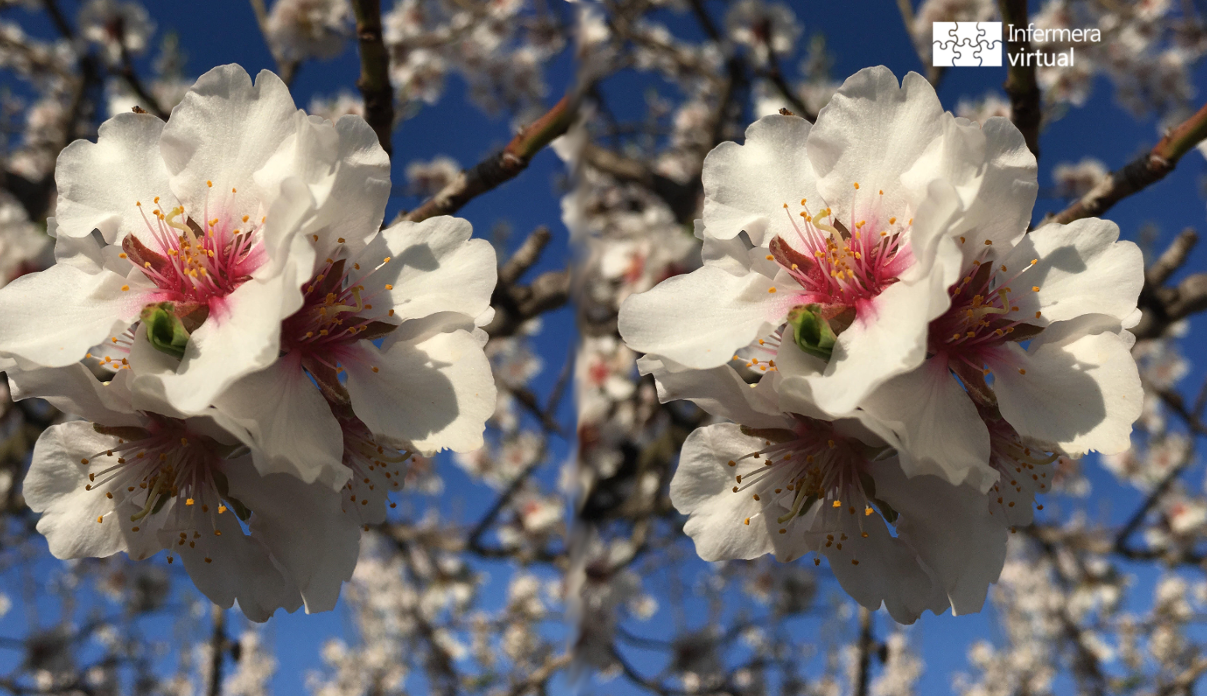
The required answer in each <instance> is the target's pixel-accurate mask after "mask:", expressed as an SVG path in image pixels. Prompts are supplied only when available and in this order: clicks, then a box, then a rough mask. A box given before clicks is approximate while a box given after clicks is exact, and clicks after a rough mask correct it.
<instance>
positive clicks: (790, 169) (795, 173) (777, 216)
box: [702, 115, 823, 246]
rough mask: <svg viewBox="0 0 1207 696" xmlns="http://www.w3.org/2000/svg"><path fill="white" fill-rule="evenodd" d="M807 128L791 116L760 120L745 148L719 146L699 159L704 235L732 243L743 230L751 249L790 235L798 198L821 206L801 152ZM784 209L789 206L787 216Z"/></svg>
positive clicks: (751, 129)
mask: <svg viewBox="0 0 1207 696" xmlns="http://www.w3.org/2000/svg"><path fill="white" fill-rule="evenodd" d="M810 128H811V126H810V124H809V122H808V121H806V120H805V119H803V118H798V117H796V116H779V115H772V116H764V117H763V118H761V119H759V120H758V121H755V122H754V123H752V124H751V125H750V127H749V128H747V129H746V143H745V144H744V145H738V144H737V143H733V142H725V143H721V144H720V145H719V146H717V147H716V148H715V149H714V150H713V151H712V152H710V153H708V157H706V158H705V159H704V171H703V174H702V177H703V180H704V227H705V235H707V236H710V237H716V238H717V239H732V238H734V237H736V236H737V235H738V233H740V232H742V231H745V232H746V233H747V234H748V235H749V236H750V239H751V241H752V242H754V244H755V245H756V246H765V245H766V244H767V243H768V242H769V241H770V240H771V238H772V237H774V236H776V235H784V236H786V235H787V234H788V233H789V232H791V231H792V218H791V217H790V216H791V215H795V214H796V213H797V212H798V211H799V210H800V200H801V199H802V198H806V199H812V200H811V205H815V206H816V208H815V209H820V208H821V207H822V206H823V203H822V201H821V200H820V199H821V196H820V195H819V194H818V193H817V189H816V186H815V185H814V180H815V179H816V178H817V177H816V175H815V174H814V173H813V167H812V165H811V164H810V162H809V157H808V154H807V152H806V149H805V144H806V140H807V139H808V137H809V130H810ZM784 204H788V205H790V206H792V211H791V213H789V212H788V211H785V210H784Z"/></svg>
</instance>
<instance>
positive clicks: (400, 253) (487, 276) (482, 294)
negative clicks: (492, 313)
mask: <svg viewBox="0 0 1207 696" xmlns="http://www.w3.org/2000/svg"><path fill="white" fill-rule="evenodd" d="M472 232H473V228H472V227H471V226H470V224H469V222H467V221H466V220H462V219H461V218H455V217H448V216H440V217H435V218H429V219H427V220H424V221H423V222H419V223H414V222H400V223H398V224H395V225H392V226H390V227H388V228H386V229H385V230H383V231H382V233H381V237H380V240H381V241H382V242H384V244H382V243H380V242H378V243H374V244H372V245H370V247H369V248H368V249H366V250H365V253H364V254H362V256H361V258H360V265H361V267H362V269H364V270H362V272H367V270H368V269H372V268H375V267H376V266H379V265H380V264H381V263H382V261H383V260H384V258H385V257H386V256H389V257H391V258H390V262H389V263H388V264H386V265H385V266H384V267H382V268H381V269H379V270H378V271H376V272H375V273H373V275H372V276H370V277H369V278H366V279H365V280H363V281H362V284H364V285H365V287H366V288H370V289H377V288H383V291H384V292H387V293H389V298H390V299H391V300H392V301H393V307H394V312H395V314H394V316H395V317H396V318H397V319H402V320H406V319H418V318H422V317H426V316H428V315H429V314H435V313H437V312H460V313H461V314H466V315H469V316H470V317H471V318H472V317H476V316H477V315H479V314H481V313H482V312H484V311H485V310H486V308H487V307H489V306H490V295H491V293H492V292H493V291H494V288H495V282H496V280H497V275H498V274H497V270H496V265H495V264H496V259H495V251H494V248H493V247H491V245H490V243H489V242H487V241H485V240H482V239H470V234H472ZM383 247H385V248H384V252H385V253H384V254H383V253H382V251H383ZM387 284H389V285H391V286H392V287H391V288H390V289H384V286H385V285H387ZM370 294H372V293H370Z"/></svg>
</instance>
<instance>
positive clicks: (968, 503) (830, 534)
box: [646, 344, 1006, 623]
mask: <svg viewBox="0 0 1207 696" xmlns="http://www.w3.org/2000/svg"><path fill="white" fill-rule="evenodd" d="M785 350H787V351H791V350H796V347H795V346H793V345H791V344H786V345H785ZM646 367H647V368H648V367H653V368H655V369H654V373H655V375H656V376H658V377H659V391H660V394H659V396H660V397H662V398H664V399H667V398H685V399H688V400H690V401H693V402H695V403H696V404H697V405H698V406H701V407H702V408H704V409H706V410H708V411H709V412H710V413H713V414H714V415H720V416H723V417H726V418H730V419H733V420H735V421H737V423H721V424H716V425H709V426H705V427H704V428H700V429H698V430H696V431H695V432H693V433H692V434H691V435H690V436H689V437H688V438H687V441H686V442H685V443H684V445H683V452H682V455H681V458H680V463H679V468H678V470H677V471H676V472H675V477H674V479H672V481H671V489H670V490H671V501H672V502H673V503H674V505H675V507H676V509H678V510H679V511H680V512H682V513H684V514H687V515H689V518H688V521H687V524H686V526H685V527H684V531H685V532H686V533H687V534H688V535H689V536H691V537H692V540H693V541H695V543H696V551H697V553H699V554H700V556H701V558H703V559H705V560H710V561H717V560H726V559H735V558H742V559H751V558H757V557H758V556H762V555H764V554H767V553H774V554H775V556H776V558H777V559H779V560H781V561H792V560H795V559H797V558H800V557H802V556H806V555H809V554H815V555H816V557H815V558H814V563H816V564H818V565H820V563H821V557H823V556H824V557H825V558H827V560H829V562H830V566H831V568H832V570H833V572H834V574H835V576H836V577H837V578H838V581H839V582H840V583H841V584H842V586H843V589H845V590H846V591H847V593H849V594H850V595H851V596H852V597H853V598H854V599H855V600H856V601H858V602H859V603H861V604H863V605H864V606H866V607H868V608H870V609H876V608H878V607H879V606H880V605H881V604H882V603H883V604H884V606H885V608H886V609H887V610H888V612H889V613H890V614H891V615H892V616H893V618H894V619H896V620H897V621H898V622H901V623H912V622H913V621H914V620H915V619H917V618H918V616H919V615H920V614H921V613H922V612H923V611H924V610H925V609H930V610H931V611H933V612H935V613H942V612H943V611H944V610H945V609H946V607H947V606H951V607H952V610H953V612H954V613H957V614H964V613H969V612H976V611H980V609H981V606H982V604H983V603H984V601H985V594H986V592H987V591H988V587H989V584H990V583H992V582H994V581H995V580H996V579H997V576H998V573H999V572H1000V570H1001V567H1002V562H1003V560H1004V559H1005V551H1006V550H1005V542H1006V532H1005V528H1004V527H1003V526H1002V525H1001V524H1000V523H999V522H998V521H995V520H994V519H993V517H992V515H990V514H989V508H988V506H987V505H986V504H985V501H984V497H983V496H982V494H981V493H980V491H979V490H977V489H975V488H973V487H970V486H953V485H951V484H950V483H948V482H947V481H945V480H943V479H941V478H939V477H935V476H925V475H923V476H915V477H913V478H909V477H907V476H906V475H905V473H904V472H903V471H902V469H901V466H900V464H899V462H898V461H897V459H896V458H895V457H893V456H891V455H892V452H891V450H890V449H889V448H888V447H887V446H886V443H885V442H884V440H882V439H881V438H880V437H879V436H878V435H877V433H876V428H877V425H876V424H875V423H874V422H871V421H863V422H861V421H860V420H858V419H840V420H837V421H832V422H831V421H826V420H822V419H821V418H818V417H816V416H817V415H819V414H817V413H816V411H814V412H813V413H811V414H802V413H793V412H790V411H783V410H781V407H780V405H779V403H778V402H779V399H778V398H777V396H776V394H775V391H774V383H775V381H776V380H777V377H778V375H777V374H776V373H771V374H769V375H768V376H767V377H765V378H764V379H763V380H761V381H760V382H759V383H758V384H756V385H754V388H753V389H752V388H749V387H748V386H747V385H746V384H745V383H744V382H743V381H742V380H741V378H740V377H739V376H738V374H737V372H736V371H735V370H734V369H733V368H731V367H728V366H723V367H720V368H715V369H713V370H709V371H707V372H704V373H690V372H670V371H664V370H663V369H662V368H661V367H660V366H654V365H651V364H650V363H648V362H647V364H646ZM806 409H807V406H806ZM802 410H804V409H802ZM894 529H895V531H896V535H894V534H893V533H892V530H894Z"/></svg>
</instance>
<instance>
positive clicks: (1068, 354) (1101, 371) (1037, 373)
mask: <svg viewBox="0 0 1207 696" xmlns="http://www.w3.org/2000/svg"><path fill="white" fill-rule="evenodd" d="M1118 235H1119V230H1118V227H1116V226H1115V225H1114V223H1110V222H1105V221H1102V220H1098V219H1093V218H1090V219H1085V220H1079V221H1077V222H1074V223H1073V224H1070V225H1067V226H1065V225H1047V226H1045V227H1042V228H1040V229H1038V230H1036V231H1034V232H1032V233H1031V234H1029V235H1027V237H1026V238H1025V239H1023V240H1021V241H1020V242H1019V243H1018V245H1017V246H1015V247H1014V248H1013V249H1002V250H1000V251H994V248H995V247H994V246H993V245H982V246H981V247H980V248H979V249H978V248H976V245H974V244H972V243H971V242H968V243H964V244H963V245H962V246H963V248H964V250H965V257H966V262H965V271H964V276H963V278H962V279H961V280H960V281H959V282H958V283H955V284H953V285H952V286H951V288H950V290H949V294H950V295H951V307H950V309H948V311H947V312H945V313H944V314H943V315H942V316H940V317H938V318H936V319H935V320H934V321H932V322H931V323H930V330H929V338H928V348H927V353H928V357H927V359H926V361H925V362H924V363H923V365H922V366H921V367H919V368H918V369H916V370H914V371H912V372H910V373H908V374H905V375H901V376H899V377H896V378H894V379H892V380H890V381H888V382H886V383H885V384H884V385H883V386H882V387H881V388H880V389H879V390H877V392H875V393H873V394H872V395H871V396H869V397H868V399H867V400H866V401H865V402H864V404H863V405H862V409H863V410H864V411H865V412H867V413H869V414H871V415H872V416H874V417H876V418H878V419H880V420H881V422H883V423H885V424H886V425H887V426H888V427H889V428H891V429H892V430H893V431H894V432H895V433H897V435H898V436H899V437H900V438H901V443H900V448H901V449H902V450H904V451H905V452H906V453H907V455H906V456H908V457H910V458H912V459H913V460H915V462H916V466H917V468H918V470H939V471H945V472H947V474H948V477H949V478H950V479H951V480H953V481H959V480H962V479H961V476H963V475H967V474H968V473H969V472H970V471H972V467H969V466H964V465H962V463H964V462H971V463H973V464H977V463H981V462H988V461H989V458H988V455H989V452H990V439H991V438H990V432H989V429H987V428H986V425H985V423H984V421H983V419H982V415H981V413H980V412H978V407H980V408H981V409H982V410H984V409H989V410H990V411H994V412H996V413H1000V418H1002V419H1004V420H1005V421H1006V423H1008V424H1009V428H1011V429H1012V430H1013V431H1014V432H1015V433H1016V434H1017V435H1018V436H1020V437H1021V438H1023V440H1025V441H1027V442H1029V443H1031V444H1032V445H1034V446H1035V447H1036V449H1037V450H1044V451H1045V452H1058V453H1064V454H1069V455H1074V456H1078V455H1081V454H1084V453H1086V452H1088V451H1090V450H1096V451H1099V452H1103V453H1107V454H1113V453H1117V452H1121V451H1123V450H1125V449H1127V448H1128V447H1129V446H1130V438H1129V434H1130V432H1131V424H1132V423H1133V422H1134V421H1135V420H1136V419H1137V418H1138V417H1139V416H1140V411H1141V409H1142V407H1143V401H1144V395H1143V391H1142V389H1141V386H1140V377H1139V374H1138V372H1137V370H1136V363H1135V360H1133V358H1132V357H1131V353H1130V349H1131V346H1132V343H1133V342H1134V339H1133V338H1132V336H1131V334H1130V333H1128V332H1127V331H1126V329H1125V327H1128V326H1132V325H1134V323H1135V321H1136V318H1137V316H1138V314H1137V313H1136V305H1135V302H1136V297H1137V296H1138V295H1139V293H1140V287H1141V285H1142V284H1143V282H1144V274H1143V261H1142V259H1141V254H1140V250H1139V249H1138V248H1137V247H1136V246H1135V245H1134V244H1132V243H1131V242H1119V241H1117V238H1118ZM998 246H999V247H1000V246H1002V245H1000V244H999V245H998ZM999 254H1000V255H999ZM1023 343H1027V345H1026V347H1024V346H1023V345H1022V344H1023ZM789 381H791V378H790V380H789ZM940 429H941V430H940ZM940 433H941V434H940ZM1043 456H1044V457H1048V456H1049V455H1048V454H1044V455H1043ZM984 473H989V474H990V475H988V476H983V475H977V476H978V478H977V481H979V484H974V485H981V486H982V487H985V486H987V485H989V483H990V482H991V481H992V480H993V478H994V477H993V476H992V472H985V470H984V469H982V472H981V474H984Z"/></svg>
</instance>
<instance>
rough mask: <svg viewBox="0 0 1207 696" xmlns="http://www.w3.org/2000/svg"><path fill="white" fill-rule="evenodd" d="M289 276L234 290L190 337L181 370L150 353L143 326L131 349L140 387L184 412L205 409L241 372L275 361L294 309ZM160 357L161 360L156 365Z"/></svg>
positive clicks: (255, 282)
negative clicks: (287, 283) (143, 345)
mask: <svg viewBox="0 0 1207 696" xmlns="http://www.w3.org/2000/svg"><path fill="white" fill-rule="evenodd" d="M283 286H284V276H277V277H275V278H270V279H268V280H264V281H261V280H250V281H248V282H246V283H244V284H243V285H241V286H239V287H238V288H236V289H235V291H234V292H233V293H231V294H230V295H228V296H227V297H226V298H225V300H224V301H223V303H222V305H221V307H220V308H219V309H218V310H215V309H211V311H210V315H209V318H207V319H206V320H205V323H203V324H202V325H201V326H200V327H199V328H198V329H197V330H196V331H194V332H193V333H192V335H191V336H190V337H189V343H188V345H187V346H186V347H185V352H184V357H183V359H181V361H180V363H179V365H178V366H177V367H176V369H175V370H171V369H170V367H169V368H168V369H164V366H163V365H162V363H160V362H159V360H158V359H156V360H155V361H152V360H149V359H144V358H143V356H145V355H147V354H146V353H145V352H143V351H140V350H138V349H139V348H141V346H139V345H138V344H140V343H146V339H145V331H144V330H143V329H142V328H141V327H140V329H139V333H138V335H137V336H136V337H135V347H134V348H133V349H132V350H131V353H130V364H131V366H132V367H133V369H134V373H135V375H136V376H135V380H134V390H135V391H136V392H145V393H146V394H147V395H149V396H153V397H156V398H160V399H162V400H163V401H166V402H167V403H169V404H171V405H172V406H174V407H175V408H177V409H179V410H180V411H181V412H182V413H187V414H197V413H201V412H202V411H203V410H204V409H205V408H206V407H208V406H209V405H210V404H212V403H213V402H214V400H215V399H216V398H217V397H218V395H219V394H221V393H222V391H223V390H224V389H226V388H227V387H229V386H230V385H231V384H232V383H233V382H234V381H235V380H237V379H239V378H240V377H242V376H244V375H247V374H250V373H252V372H255V371H257V370H260V369H263V368H264V367H267V366H268V365H271V364H272V363H273V362H274V361H275V360H276V359H277V355H278V354H279V351H280V333H281V320H282V319H283V318H285V316H288V314H289V313H292V312H286V311H285V310H283V305H285V306H286V308H287V307H288V304H287V303H286V300H285V298H286V296H287V295H289V294H296V295H297V304H299V305H300V304H301V293H300V291H298V289H297V288H296V287H293V288H291V289H290V290H291V291H292V293H290V292H287V289H286V288H285V287H283ZM155 363H159V364H158V365H156V364H155Z"/></svg>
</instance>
